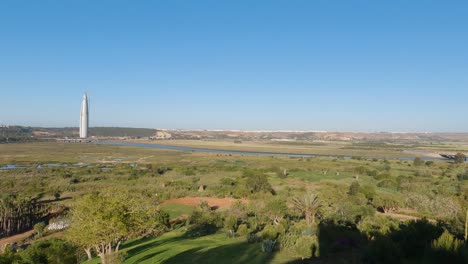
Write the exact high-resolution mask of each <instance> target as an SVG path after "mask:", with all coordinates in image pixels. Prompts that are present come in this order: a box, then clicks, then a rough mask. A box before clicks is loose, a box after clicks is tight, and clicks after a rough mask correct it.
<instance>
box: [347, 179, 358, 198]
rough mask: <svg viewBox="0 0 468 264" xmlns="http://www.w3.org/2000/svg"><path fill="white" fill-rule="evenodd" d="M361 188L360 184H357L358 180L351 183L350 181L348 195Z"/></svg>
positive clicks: (354, 193)
mask: <svg viewBox="0 0 468 264" xmlns="http://www.w3.org/2000/svg"><path fill="white" fill-rule="evenodd" d="M360 189H361V186H360V185H359V182H357V181H354V182H353V183H351V185H350V186H349V191H348V194H349V195H356V194H358V193H359V190H360Z"/></svg>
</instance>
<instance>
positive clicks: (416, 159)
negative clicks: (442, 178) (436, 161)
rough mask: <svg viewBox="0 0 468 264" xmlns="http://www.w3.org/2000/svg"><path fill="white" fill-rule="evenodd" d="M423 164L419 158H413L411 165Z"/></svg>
mask: <svg viewBox="0 0 468 264" xmlns="http://www.w3.org/2000/svg"><path fill="white" fill-rule="evenodd" d="M423 164H424V161H423V160H422V159H421V158H415V159H414V160H413V165H414V166H416V167H419V166H422V165H423Z"/></svg>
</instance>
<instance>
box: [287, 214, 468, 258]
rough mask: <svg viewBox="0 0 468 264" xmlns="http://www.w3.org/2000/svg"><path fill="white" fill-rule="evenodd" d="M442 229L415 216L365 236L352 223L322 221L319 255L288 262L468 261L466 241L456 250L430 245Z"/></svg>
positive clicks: (319, 231)
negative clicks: (384, 231) (384, 230)
mask: <svg viewBox="0 0 468 264" xmlns="http://www.w3.org/2000/svg"><path fill="white" fill-rule="evenodd" d="M442 232H443V228H442V226H440V225H433V224H432V223H430V222H429V221H427V220H418V221H410V222H404V223H400V226H399V227H398V229H396V230H391V231H390V232H389V233H388V234H386V235H382V234H378V233H375V234H373V235H371V236H370V237H368V236H367V235H365V234H363V233H362V232H360V231H359V230H358V229H357V228H356V226H355V225H352V224H349V225H342V224H340V225H338V224H335V223H333V222H324V223H321V224H320V225H319V228H318V239H319V252H320V253H319V254H320V257H318V258H313V259H307V260H303V261H300V260H296V261H291V262H289V263H290V264H292V263H320V264H328V263H368V264H387V263H388V264H393V263H468V262H467V261H468V245H467V244H466V243H465V244H464V245H462V246H461V247H460V249H459V250H458V251H455V250H451V251H447V250H444V249H435V248H434V247H432V243H433V241H434V240H435V239H437V238H439V237H440V235H441V234H442Z"/></svg>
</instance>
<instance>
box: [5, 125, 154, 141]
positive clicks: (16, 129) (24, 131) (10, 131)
mask: <svg viewBox="0 0 468 264" xmlns="http://www.w3.org/2000/svg"><path fill="white" fill-rule="evenodd" d="M78 132H79V129H78V128H77V127H62V128H44V127H22V126H10V127H0V141H1V138H2V137H5V138H6V137H8V138H10V141H11V140H13V139H17V138H21V139H23V140H24V138H62V137H77V136H78ZM155 133H156V129H150V128H132V127H91V128H89V135H90V136H96V137H150V136H153V135H154V134H155ZM14 141H15V140H14Z"/></svg>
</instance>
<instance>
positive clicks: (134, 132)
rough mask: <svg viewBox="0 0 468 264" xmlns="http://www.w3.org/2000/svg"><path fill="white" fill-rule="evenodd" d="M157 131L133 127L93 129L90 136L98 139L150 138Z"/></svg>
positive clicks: (90, 130)
mask: <svg viewBox="0 0 468 264" xmlns="http://www.w3.org/2000/svg"><path fill="white" fill-rule="evenodd" d="M155 133H156V129H151V128H132V127H91V128H90V129H89V134H90V135H91V136H96V137H150V136H153V135H154V134H155Z"/></svg>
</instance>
